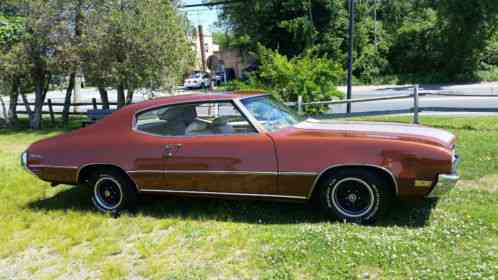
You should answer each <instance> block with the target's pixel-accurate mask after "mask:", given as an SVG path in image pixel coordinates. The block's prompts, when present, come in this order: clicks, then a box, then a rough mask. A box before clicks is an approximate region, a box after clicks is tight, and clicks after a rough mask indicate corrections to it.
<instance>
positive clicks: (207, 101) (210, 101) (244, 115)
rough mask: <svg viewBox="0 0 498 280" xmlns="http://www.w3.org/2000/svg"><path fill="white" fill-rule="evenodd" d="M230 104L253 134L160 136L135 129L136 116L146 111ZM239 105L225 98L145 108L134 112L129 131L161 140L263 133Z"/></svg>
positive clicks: (233, 100) (235, 100) (237, 101)
mask: <svg viewBox="0 0 498 280" xmlns="http://www.w3.org/2000/svg"><path fill="white" fill-rule="evenodd" d="M223 102H225V103H227V102H228V103H231V104H232V105H233V106H234V108H236V109H237V110H238V111H239V113H240V114H241V115H242V116H243V117H245V119H246V121H247V122H248V123H249V125H251V126H252V128H253V129H254V130H255V132H248V133H231V134H206V135H160V134H154V133H149V132H145V131H141V130H139V129H138V128H137V116H138V115H139V114H141V113H144V112H147V111H152V110H156V109H160V108H164V107H170V106H176V105H187V104H205V103H223ZM239 104H240V105H241V103H240V101H239V100H238V99H235V98H226V99H214V100H202V101H182V102H175V103H172V104H166V105H164V104H163V105H157V106H151V107H147V108H143V109H140V110H137V111H136V112H134V113H133V117H132V120H131V130H132V131H133V132H135V133H140V134H145V135H150V136H156V137H163V138H169V137H174V138H181V137H213V136H244V135H255V134H259V133H262V132H264V131H261V130H260V126H256V125H255V124H254V122H252V121H251V120H250V117H252V116H251V115H249V116H250V117H249V116H248V115H247V114H245V112H247V109H246V108H245V107H242V108H241V107H240V106H239Z"/></svg>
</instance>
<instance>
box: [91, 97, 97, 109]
mask: <svg viewBox="0 0 498 280" xmlns="http://www.w3.org/2000/svg"><path fill="white" fill-rule="evenodd" d="M92 104H93V109H94V110H97V99H96V98H92Z"/></svg>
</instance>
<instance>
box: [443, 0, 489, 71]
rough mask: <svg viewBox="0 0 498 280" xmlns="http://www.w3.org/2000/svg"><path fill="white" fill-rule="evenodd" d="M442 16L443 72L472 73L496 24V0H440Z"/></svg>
mask: <svg viewBox="0 0 498 280" xmlns="http://www.w3.org/2000/svg"><path fill="white" fill-rule="evenodd" d="M438 11H439V14H440V15H441V18H442V19H444V20H442V21H441V22H440V26H441V27H442V29H443V30H444V32H443V35H444V37H443V43H444V45H445V52H444V55H443V59H444V61H446V62H447V63H446V65H445V68H444V70H445V72H446V73H447V74H448V76H449V77H450V78H453V79H459V78H460V77H459V76H460V75H461V74H464V75H465V74H466V75H468V74H473V73H474V72H475V71H476V70H477V69H478V67H479V62H480V57H481V54H482V52H483V51H484V50H485V49H486V44H487V43H489V40H490V38H491V37H492V36H493V34H494V33H495V32H496V30H497V28H498V5H497V3H496V0H477V1H459V0H442V1H441V3H440V5H439V6H438Z"/></svg>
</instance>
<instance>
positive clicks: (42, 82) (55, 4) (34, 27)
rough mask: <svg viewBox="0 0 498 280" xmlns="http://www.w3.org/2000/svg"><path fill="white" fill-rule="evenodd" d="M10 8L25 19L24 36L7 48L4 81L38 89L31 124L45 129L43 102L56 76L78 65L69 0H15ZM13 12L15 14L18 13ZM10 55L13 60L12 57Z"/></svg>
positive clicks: (19, 89)
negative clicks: (69, 12) (71, 36)
mask: <svg viewBox="0 0 498 280" xmlns="http://www.w3.org/2000/svg"><path fill="white" fill-rule="evenodd" d="M8 3H9V5H10V6H9V7H10V9H9V10H10V11H14V12H15V14H16V15H17V16H18V17H21V18H22V19H23V21H22V30H23V32H24V35H23V36H21V37H19V40H18V41H16V42H9V43H8V47H7V48H6V49H7V51H6V52H5V48H4V59H3V61H2V67H3V68H4V69H8V71H6V72H5V73H4V77H3V78H2V80H3V81H4V84H5V83H9V84H10V85H13V87H14V86H15V87H17V91H16V92H19V93H20V94H21V95H22V97H23V99H24V100H25V101H26V97H25V96H24V93H25V92H27V91H31V89H32V88H34V95H35V105H34V108H33V109H32V110H31V109H30V107H29V106H27V107H26V109H27V111H28V113H29V126H30V128H32V129H39V128H41V116H42V108H43V103H44V101H45V97H46V94H47V91H48V89H49V86H50V82H51V79H52V77H54V76H56V75H65V69H69V68H70V66H71V65H74V61H75V60H77V56H75V54H74V51H73V50H74V48H73V47H72V45H71V44H70V41H69V40H68V38H70V31H71V28H72V25H70V24H69V22H70V19H69V15H68V14H67V13H65V7H66V4H67V3H68V1H62V0H32V1H27V0H11V1H9V2H8ZM14 12H13V13H14ZM9 58H10V59H9Z"/></svg>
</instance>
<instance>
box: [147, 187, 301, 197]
mask: <svg viewBox="0 0 498 280" xmlns="http://www.w3.org/2000/svg"><path fill="white" fill-rule="evenodd" d="M141 191H142V192H151V193H173V194H175V193H176V194H201V195H220V196H241V197H268V198H282V199H300V200H306V199H308V198H307V197H305V196H294V195H274V194H255V193H227V192H203V191H184V190H167V189H142V190H141Z"/></svg>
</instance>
